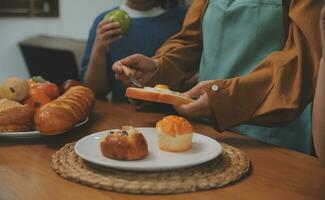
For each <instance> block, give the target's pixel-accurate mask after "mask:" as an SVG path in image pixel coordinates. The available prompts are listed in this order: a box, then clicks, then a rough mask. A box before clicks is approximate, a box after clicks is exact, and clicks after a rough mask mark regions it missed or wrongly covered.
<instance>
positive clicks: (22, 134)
mask: <svg viewBox="0 0 325 200" xmlns="http://www.w3.org/2000/svg"><path fill="white" fill-rule="evenodd" d="M87 121H88V117H87V118H86V119H85V120H84V121H82V122H80V123H79V124H77V125H76V126H75V127H78V126H81V125H83V124H85V123H87ZM1 136H3V137H12V138H34V137H41V136H46V135H44V134H41V133H40V132H39V131H24V132H3V133H0V137H1Z"/></svg>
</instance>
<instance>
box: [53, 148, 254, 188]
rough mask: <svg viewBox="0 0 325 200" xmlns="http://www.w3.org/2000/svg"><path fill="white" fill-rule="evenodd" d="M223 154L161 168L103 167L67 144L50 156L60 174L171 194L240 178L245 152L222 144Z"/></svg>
mask: <svg viewBox="0 0 325 200" xmlns="http://www.w3.org/2000/svg"><path fill="white" fill-rule="evenodd" d="M222 148H223V152H222V154H221V155H220V156H219V157H218V158H217V159H214V160H212V161H209V162H207V163H203V164H200V165H197V166H194V167H189V168H184V169H177V170H172V171H161V172H131V171H120V170H116V169H110V168H103V167H99V166H97V165H93V164H90V163H88V162H85V161H83V160H82V159H81V158H80V157H79V156H78V155H77V154H76V153H75V152H74V143H71V144H67V145H65V146H64V147H62V148H61V149H60V150H59V151H57V152H56V153H55V154H54V155H53V158H52V167H53V169H54V170H55V171H56V172H57V173H58V174H59V175H61V176H62V177H64V178H66V179H68V180H70V181H73V182H76V183H81V184H84V185H88V186H91V187H95V188H100V189H104V190H112V191H117V192H125V193H144V194H171V193H183V192H194V191H199V190H208V189H212V188H217V187H221V186H225V185H227V184H229V183H231V182H234V181H237V180H239V179H240V178H241V177H243V176H244V175H245V174H246V173H247V172H248V170H249V167H250V162H249V158H248V156H247V154H246V153H244V152H243V151H241V150H240V149H238V148H235V147H232V146H230V145H227V144H222Z"/></svg>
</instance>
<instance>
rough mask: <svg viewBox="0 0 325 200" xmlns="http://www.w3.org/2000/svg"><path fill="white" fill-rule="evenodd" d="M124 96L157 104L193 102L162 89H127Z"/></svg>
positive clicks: (177, 93) (178, 94)
mask: <svg viewBox="0 0 325 200" xmlns="http://www.w3.org/2000/svg"><path fill="white" fill-rule="evenodd" d="M125 96H127V97H128V98H131V99H139V100H145V101H151V102H157V103H166V104H171V105H181V104H188V103H191V102H194V100H193V99H190V98H187V97H184V96H183V95H182V94H181V93H179V92H175V91H171V90H169V89H164V88H155V87H144V88H135V87H128V88H127V90H126V93H125Z"/></svg>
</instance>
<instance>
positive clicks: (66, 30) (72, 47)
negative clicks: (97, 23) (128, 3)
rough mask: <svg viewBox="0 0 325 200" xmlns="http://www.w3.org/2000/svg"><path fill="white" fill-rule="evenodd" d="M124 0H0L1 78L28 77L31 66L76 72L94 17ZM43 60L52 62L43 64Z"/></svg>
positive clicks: (33, 67)
mask: <svg viewBox="0 0 325 200" xmlns="http://www.w3.org/2000/svg"><path fill="white" fill-rule="evenodd" d="M122 2H123V0H0V36H1V37H0V81H2V80H4V79H5V78H7V77H9V76H19V77H22V78H29V77H30V72H31V70H34V72H35V73H38V71H39V70H45V71H46V70H47V71H48V72H49V73H62V70H65V72H66V73H64V74H69V73H70V76H71V75H73V76H75V73H77V71H76V70H77V69H76V68H77V67H78V66H79V62H80V61H79V60H80V56H82V53H83V48H84V45H85V42H86V39H87V36H88V31H89V29H90V26H91V24H92V22H93V20H94V18H95V17H96V16H97V15H98V14H99V13H101V12H103V11H105V10H108V9H110V8H112V7H114V6H117V5H119V4H121V3H122ZM49 59H51V60H49ZM25 61H26V62H25ZM44 61H47V62H49V63H50V64H49V65H52V66H48V65H47V66H44V63H43V62H44ZM57 63H61V64H60V66H58V65H57ZM53 66H56V67H54V69H51V68H52V67H53ZM35 70H36V71H35ZM51 70H52V71H53V72H52V71H51ZM61 78H62V80H63V79H65V77H61ZM54 82H61V80H57V81H55V80H54Z"/></svg>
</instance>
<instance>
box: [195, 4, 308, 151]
mask: <svg viewBox="0 0 325 200" xmlns="http://www.w3.org/2000/svg"><path fill="white" fill-rule="evenodd" d="M202 30H203V52H202V57H201V64H200V72H199V80H200V81H203V80H215V79H226V78H231V77H235V76H242V75H245V74H247V73H249V72H250V71H252V70H253V69H255V67H256V65H257V64H258V63H259V62H260V61H261V60H263V59H264V58H265V57H266V56H267V55H268V54H270V53H271V52H273V51H277V50H281V49H282V48H283V46H284V43H285V36H284V34H285V33H284V27H283V7H282V0H210V1H209V5H208V8H207V10H206V12H205V15H204V18H203V25H202ZM233 130H234V131H236V132H239V133H242V134H245V135H248V136H250V137H253V138H255V139H258V140H262V141H264V142H267V143H271V144H275V145H279V146H283V147H286V148H290V149H293V150H297V151H300V152H304V153H308V154H310V153H311V152H312V137H311V106H308V107H307V108H306V109H305V111H304V113H303V114H302V115H301V116H300V118H299V119H297V120H296V121H294V122H292V123H291V124H289V125H287V126H285V127H281V128H267V127H260V126H252V125H240V126H237V127H235V128H233Z"/></svg>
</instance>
